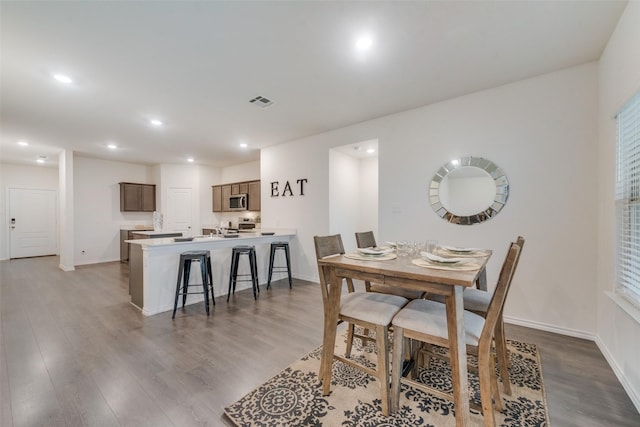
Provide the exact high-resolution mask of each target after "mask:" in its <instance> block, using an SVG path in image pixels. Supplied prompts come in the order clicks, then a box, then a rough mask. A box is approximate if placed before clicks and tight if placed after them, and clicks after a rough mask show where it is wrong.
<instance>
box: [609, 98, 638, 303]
mask: <svg viewBox="0 0 640 427" xmlns="http://www.w3.org/2000/svg"><path fill="white" fill-rule="evenodd" d="M616 120H617V127H618V132H617V133H618V136H617V146H616V201H615V203H616V235H617V236H616V240H617V245H616V246H617V248H616V251H617V253H616V287H617V289H616V290H617V292H619V293H620V294H622V295H623V296H625V297H626V298H627V299H629V300H630V301H631V302H633V303H634V304H636V305H639V306H640V93H637V94H636V95H635V96H634V97H633V98H632V99H631V101H629V103H627V104H626V105H625V106H624V107H623V108H622V110H621V111H620V112H619V113H618V115H617V116H616Z"/></svg>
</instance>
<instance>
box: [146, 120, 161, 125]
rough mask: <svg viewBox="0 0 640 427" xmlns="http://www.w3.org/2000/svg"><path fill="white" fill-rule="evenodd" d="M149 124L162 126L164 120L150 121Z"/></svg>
mask: <svg viewBox="0 0 640 427" xmlns="http://www.w3.org/2000/svg"><path fill="white" fill-rule="evenodd" d="M149 123H151V124H152V125H154V126H162V125H163V124H164V123H162V120H158V119H149Z"/></svg>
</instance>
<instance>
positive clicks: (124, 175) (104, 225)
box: [74, 156, 157, 265]
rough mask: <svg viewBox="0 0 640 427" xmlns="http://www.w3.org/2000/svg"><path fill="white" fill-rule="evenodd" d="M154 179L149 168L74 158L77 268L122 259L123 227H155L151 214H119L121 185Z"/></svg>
mask: <svg viewBox="0 0 640 427" xmlns="http://www.w3.org/2000/svg"><path fill="white" fill-rule="evenodd" d="M151 176H152V169H151V167H150V166H144V165H138V164H133V163H123V162H112V161H108V160H98V159H91V158H86V157H80V156H76V157H75V158H74V187H75V188H74V192H75V202H74V219H75V223H74V224H75V226H74V234H75V239H74V242H75V243H74V250H75V265H83V264H93V263H97V262H106V261H116V260H119V259H120V227H121V226H123V225H138V224H140V225H152V224H153V215H152V214H151V213H149V212H120V186H119V184H118V183H119V182H138V183H143V184H157V183H156V182H154V181H153V180H152V178H151ZM156 192H157V188H156ZM82 251H84V254H83V253H82Z"/></svg>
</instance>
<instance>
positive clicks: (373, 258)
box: [344, 252, 397, 261]
mask: <svg viewBox="0 0 640 427" xmlns="http://www.w3.org/2000/svg"><path fill="white" fill-rule="evenodd" d="M344 256H345V257H347V258H351V259H357V260H360V261H388V260H392V259H396V256H397V255H396V254H395V253H393V252H391V253H387V254H382V255H365V254H362V253H359V252H350V253H346V254H344Z"/></svg>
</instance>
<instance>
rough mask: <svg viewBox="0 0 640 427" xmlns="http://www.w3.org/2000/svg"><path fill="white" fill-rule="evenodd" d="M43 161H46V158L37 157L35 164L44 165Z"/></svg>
mask: <svg viewBox="0 0 640 427" xmlns="http://www.w3.org/2000/svg"><path fill="white" fill-rule="evenodd" d="M45 160H47V156H38V158H37V159H36V162H38V163H44V161H45Z"/></svg>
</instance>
